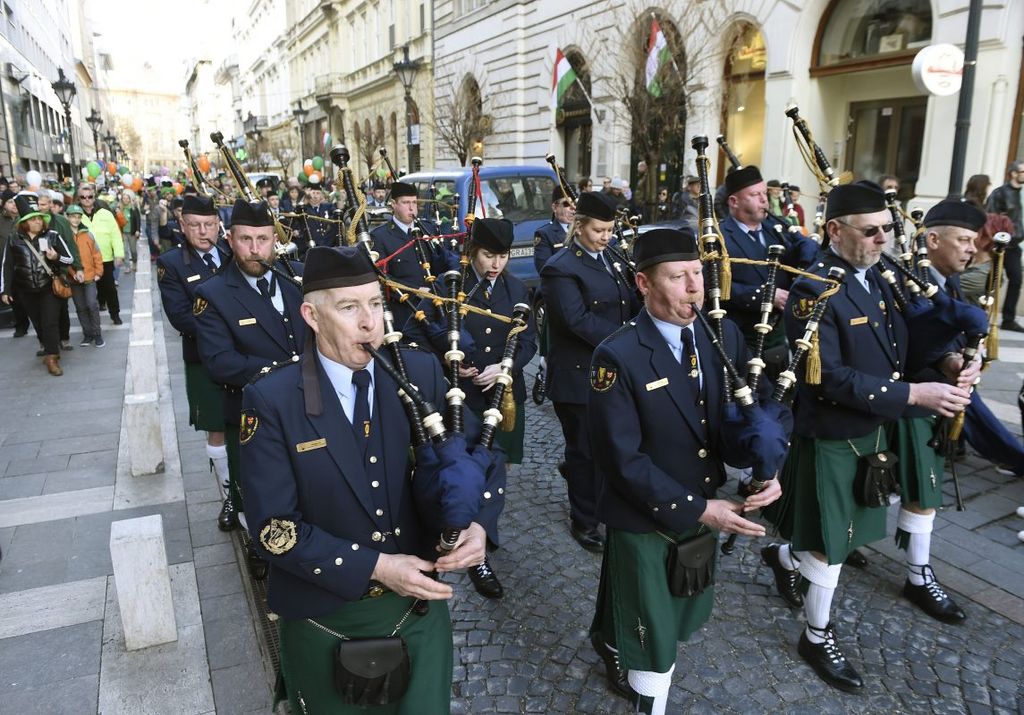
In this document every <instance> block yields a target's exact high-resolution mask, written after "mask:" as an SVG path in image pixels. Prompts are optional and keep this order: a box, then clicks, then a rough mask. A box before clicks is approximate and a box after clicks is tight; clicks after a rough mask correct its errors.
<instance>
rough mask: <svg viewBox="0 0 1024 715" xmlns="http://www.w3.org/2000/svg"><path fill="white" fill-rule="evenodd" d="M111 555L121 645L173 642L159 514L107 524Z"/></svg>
mask: <svg viewBox="0 0 1024 715" xmlns="http://www.w3.org/2000/svg"><path fill="white" fill-rule="evenodd" d="M110 558H111V561H112V562H113V564H114V584H115V586H116V587H117V603H118V607H119V609H120V612H121V625H122V626H123V627H124V642H125V647H126V648H127V649H128V650H130V651H132V650H139V649H140V648H148V647H150V646H154V645H160V644H161V643H173V642H174V641H176V640H178V626H177V622H176V621H175V618H174V602H173V599H172V596H171V573H170V570H169V569H168V566H167V550H166V548H165V547H164V524H163V517H161V516H160V515H159V514H153V515H152V516H143V517H139V518H137V519H124V520H122V521H115V522H112V523H111V524H110Z"/></svg>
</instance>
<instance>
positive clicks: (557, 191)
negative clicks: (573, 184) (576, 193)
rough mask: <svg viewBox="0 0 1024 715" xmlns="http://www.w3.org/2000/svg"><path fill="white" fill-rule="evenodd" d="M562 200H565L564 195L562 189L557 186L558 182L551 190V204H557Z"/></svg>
mask: <svg viewBox="0 0 1024 715" xmlns="http://www.w3.org/2000/svg"><path fill="white" fill-rule="evenodd" d="M563 199H565V194H563V193H562V187H561V186H559V184H558V182H555V188H553V189H552V190H551V203H553V204H557V203H558V202H559V201H562V200H563Z"/></svg>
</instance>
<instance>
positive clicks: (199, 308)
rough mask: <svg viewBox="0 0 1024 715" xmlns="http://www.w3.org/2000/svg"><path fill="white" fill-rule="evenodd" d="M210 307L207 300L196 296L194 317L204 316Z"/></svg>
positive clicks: (193, 307)
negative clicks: (204, 312) (207, 307)
mask: <svg viewBox="0 0 1024 715" xmlns="http://www.w3.org/2000/svg"><path fill="white" fill-rule="evenodd" d="M208 305H209V303H207V302H206V299H205V298H200V297H199V296H196V302H195V303H193V304H192V315H202V314H203V311H204V310H206V306H208Z"/></svg>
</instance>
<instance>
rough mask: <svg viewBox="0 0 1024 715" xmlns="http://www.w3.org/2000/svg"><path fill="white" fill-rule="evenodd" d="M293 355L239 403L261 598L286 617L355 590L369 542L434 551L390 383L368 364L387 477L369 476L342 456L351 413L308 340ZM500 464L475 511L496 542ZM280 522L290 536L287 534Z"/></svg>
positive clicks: (438, 377)
mask: <svg viewBox="0 0 1024 715" xmlns="http://www.w3.org/2000/svg"><path fill="white" fill-rule="evenodd" d="M403 353H404V356H405V362H406V367H407V369H408V371H409V377H410V379H411V380H412V382H413V383H414V384H416V385H417V386H418V387H419V389H420V391H421V392H422V393H423V394H424V396H425V397H426V398H427V399H428V400H430V401H431V402H433V403H434V404H435V405H443V404H444V393H445V391H446V390H447V385H446V383H445V381H444V376H443V375H442V374H441V369H440V367H439V366H438V364H437V361H436V360H435V359H434V358H433V356H431V355H428V354H427V353H422V352H418V351H415V350H405V351H403ZM302 360H303V362H302V365H301V366H299V365H289V366H286V367H284V368H281V369H279V370H276V371H274V372H273V373H271V374H269V375H267V376H266V377H264V378H262V379H260V380H259V381H258V382H256V383H254V384H252V385H249V386H248V387H246V388H245V396H244V405H245V413H246V415H248V416H251V417H253V418H255V422H254V423H253V425H254V426H253V427H252V428H251V430H249V431H250V432H251V434H248V433H247V434H246V435H245V436H244V437H243V441H242V449H241V459H242V470H241V471H242V485H243V490H244V492H245V498H246V502H245V513H246V517H247V520H248V523H249V528H250V530H251V532H252V537H253V543H254V544H256V545H257V547H258V548H259V551H260V555H261V556H263V557H264V558H266V559H267V560H268V561H269V563H270V581H269V589H268V597H267V601H268V604H269V606H270V608H271V610H273V611H274V612H275V613H277V614H278V615H280V616H283V617H284V618H313V617H316V616H322V615H325V614H328V613H331V612H333V611H335V610H337V609H338V608H339V607H340V606H342V605H344V603H345V602H347V601H355V600H358V599H359V598H360V597H361V596H362V595H363V594H364V593H365V592H366V591H367V588H368V587H369V585H370V576H371V574H372V573H373V569H374V567H375V566H376V564H377V555H378V553H381V552H383V553H389V554H398V553H404V554H414V555H418V556H420V557H422V558H424V559H427V560H430V561H433V560H435V559H436V558H437V552H436V551H435V550H434V545H435V544H436V543H437V537H438V534H437V533H434V532H433V531H430V532H429V533H428V532H427V530H425V529H424V528H423V527H424V525H423V522H424V521H427V520H428V519H429V517H424V518H423V519H421V518H420V516H419V515H418V514H417V512H416V508H415V505H414V501H413V498H412V493H411V489H410V488H409V487H408V485H409V484H410V481H411V480H410V479H409V476H410V474H411V470H412V464H411V462H410V458H409V454H410V450H409V444H410V441H411V437H410V432H409V421H408V419H407V418H406V415H405V411H404V409H403V407H402V404H401V402H400V400H399V397H398V388H397V386H396V385H395V383H394V382H393V381H392V380H391V378H390V377H389V376H388V375H387V373H385V372H384V370H382V369H381V368H380V367H379V366H377V367H375V368H374V371H373V373H374V374H373V380H374V400H373V411H374V413H375V414H377V413H379V415H380V417H381V420H380V421H381V423H382V424H384V425H386V428H385V429H384V430H383V431H382V438H383V455H382V458H383V460H384V465H385V469H386V481H385V483H383V484H375V483H373V482H371V481H370V479H369V478H368V477H367V475H366V471H365V468H364V466H363V464H362V463H361V462H360V460H353V459H352V455H353V454H355V453H357V449H358V448H357V446H356V443H355V438H354V436H353V432H352V427H351V424H350V423H349V421H348V419H347V418H346V416H345V413H344V411H343V410H342V408H341V404H340V402H339V401H338V397H337V393H336V392H335V391H334V389H333V386H332V384H331V382H330V380H329V379H328V378H327V375H326V373H325V372H324V369H323V366H322V365H321V364H320V360H319V359H318V358H317V357H316V352H315V351H313V350H310V351H309V352H307V353H306V354H305V355H304V356H303V359H302ZM310 400H312V403H311V402H310ZM467 416H468V417H469V418H470V420H472V415H467ZM468 423H469V420H467V424H468ZM503 475H504V472H503V471H502V477H501V480H500V483H496V482H494V481H489V482H488V484H487V489H488V490H489V491H488V492H485V494H484V499H483V500H482V501H483V506H482V507H481V510H480V512H479V513H478V515H477V518H476V521H477V522H478V523H479V524H480V525H481V526H483V527H484V529H485V530H486V531H487V534H488V537H489V538H490V539H491V540H492V541H494V542H496V541H497V520H498V515H499V514H500V512H501V507H502V505H503V503H504V497H503V496H502V494H503V493H504V481H503V478H504V477H503ZM374 489H384V490H386V503H387V504H388V505H390V508H388V509H381V510H380V511H381V513H380V514H378V513H377V509H375V508H373V505H374V503H375V494H374V493H373V490H374ZM488 495H490V496H488ZM271 520H275V521H276V524H275V526H277V527H284V528H285V538H282V539H281V540H280V541H279V542H277V544H276V546H275V549H274V551H275V552H280V553H271V552H269V551H267V550H266V548H265V541H264V540H263V539H261V533H262V531H263V529H264V528H266V527H267V526H268V525H271ZM282 522H286V523H282ZM288 527H290V528H293V529H294V537H293V538H287V537H288V534H289V533H291V532H288V531H287V529H288ZM271 543H272V544H273V543H274V542H271Z"/></svg>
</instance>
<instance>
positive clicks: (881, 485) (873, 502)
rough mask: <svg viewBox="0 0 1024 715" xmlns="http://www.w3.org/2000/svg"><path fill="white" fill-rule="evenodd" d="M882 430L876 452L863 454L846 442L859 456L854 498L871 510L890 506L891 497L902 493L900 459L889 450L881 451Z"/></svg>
mask: <svg viewBox="0 0 1024 715" xmlns="http://www.w3.org/2000/svg"><path fill="white" fill-rule="evenodd" d="M881 438H882V429H881V428H879V429H878V439H877V440H875V451H874V452H872V453H871V454H861V453H860V452H858V451H857V448H856V447H854V446H853V442H851V441H850V440H846V443H847V444H849V445H850V449H852V450H853V453H854V454H855V455H857V472H856V474H855V475H854V478H853V498H854V500H855V501H856V502H857V503H858V504H859V505H861V506H864V507H868V508H869V509H876V508H878V507H883V506H889V495H890V494H899V493H900V482H899V479H897V478H896V472H895V468H896V464H897V463H898V462H899V458H898V457H897V456H896V455H895V454H893V453H892V452H890V451H888V450H879V449H878V446H879V443H880V440H881Z"/></svg>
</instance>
